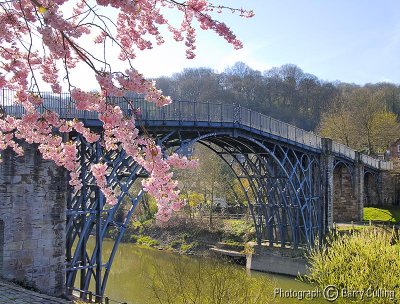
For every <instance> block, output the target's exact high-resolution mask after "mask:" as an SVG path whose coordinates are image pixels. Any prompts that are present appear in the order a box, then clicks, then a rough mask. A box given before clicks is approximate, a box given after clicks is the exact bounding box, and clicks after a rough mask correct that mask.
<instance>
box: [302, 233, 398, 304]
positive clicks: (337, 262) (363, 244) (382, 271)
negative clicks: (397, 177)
mask: <svg viewBox="0 0 400 304" xmlns="http://www.w3.org/2000/svg"><path fill="white" fill-rule="evenodd" d="M308 259H309V263H310V274H309V275H308V276H307V279H308V280H309V281H311V282H314V283H316V284H317V285H318V286H319V287H320V288H321V289H322V290H323V289H324V288H325V287H326V286H328V285H334V286H335V287H336V288H337V289H338V290H339V291H340V293H341V292H342V291H343V290H351V291H364V292H366V293H367V292H369V291H371V290H374V291H379V290H381V291H382V290H385V291H388V294H386V295H385V296H382V295H381V296H380V297H368V294H367V296H364V298H362V299H361V296H359V295H358V296H356V297H354V298H351V299H349V298H345V297H341V296H339V298H338V303H349V302H355V303H398V302H399V301H400V283H399V275H400V247H399V241H398V238H397V237H394V236H393V234H391V233H388V232H385V231H384V230H382V229H377V228H373V227H371V228H368V229H362V230H360V231H355V232H353V233H352V234H344V235H339V236H336V237H334V236H330V237H329V238H328V241H327V244H326V245H325V246H322V248H320V249H314V250H312V251H311V253H310V254H309V257H308ZM389 292H390V293H389ZM392 296H393V297H395V299H391V297H392Z"/></svg>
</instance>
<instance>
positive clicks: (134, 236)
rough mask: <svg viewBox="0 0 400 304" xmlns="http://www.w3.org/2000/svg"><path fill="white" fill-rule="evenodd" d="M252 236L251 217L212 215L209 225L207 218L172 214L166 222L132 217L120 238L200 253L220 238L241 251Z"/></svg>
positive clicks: (225, 243)
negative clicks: (140, 219)
mask: <svg viewBox="0 0 400 304" xmlns="http://www.w3.org/2000/svg"><path fill="white" fill-rule="evenodd" d="M109 236H110V237H111V238H115V236H116V231H111V232H110V235H109ZM253 240H255V229H254V227H253V223H252V221H251V220H247V221H246V220H245V219H235V220H233V219H214V220H213V224H212V226H210V225H209V223H208V219H206V218H204V219H199V218H196V219H190V218H188V217H182V216H175V217H173V218H172V219H171V220H170V221H168V222H167V223H157V222H155V221H154V220H147V221H144V222H139V221H134V222H132V223H130V224H129V226H128V227H127V230H126V232H125V235H124V237H123V239H122V241H123V242H130V243H136V244H138V245H142V246H147V247H156V248H159V249H168V250H173V251H177V252H179V253H182V254H203V253H205V252H207V251H208V249H209V248H210V247H211V246H214V245H216V244H217V243H220V242H222V243H224V246H225V247H228V248H229V247H231V248H232V250H239V251H240V250H242V249H243V247H244V244H245V243H247V242H249V241H253Z"/></svg>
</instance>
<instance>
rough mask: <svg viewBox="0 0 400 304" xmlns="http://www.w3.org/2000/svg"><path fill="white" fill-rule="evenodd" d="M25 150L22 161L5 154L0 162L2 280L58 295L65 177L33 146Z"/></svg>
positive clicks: (62, 257)
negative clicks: (2, 239) (2, 234)
mask: <svg viewBox="0 0 400 304" xmlns="http://www.w3.org/2000/svg"><path fill="white" fill-rule="evenodd" d="M23 147H24V150H25V155H24V156H23V157H17V156H16V155H15V153H14V152H12V151H10V150H9V149H8V150H6V151H4V152H3V155H2V159H3V163H2V164H0V221H3V222H4V246H3V253H2V254H1V249H0V258H1V257H2V259H3V263H2V264H3V267H2V268H0V276H1V277H3V278H5V279H7V280H13V281H16V282H20V283H22V284H24V285H27V286H31V287H34V288H36V289H37V290H39V291H41V292H43V293H46V294H50V295H56V296H58V295H61V294H63V293H64V288H65V287H64V286H65V283H64V281H65V264H64V263H65V210H66V198H67V196H66V189H67V188H66V186H67V175H66V172H65V171H64V170H63V169H60V168H58V167H56V166H55V165H54V163H52V162H50V161H45V160H43V159H42V158H41V156H40V154H39V153H38V151H37V149H36V148H35V147H34V146H33V145H23ZM0 240H1V233H0ZM0 248H2V247H1V245H0Z"/></svg>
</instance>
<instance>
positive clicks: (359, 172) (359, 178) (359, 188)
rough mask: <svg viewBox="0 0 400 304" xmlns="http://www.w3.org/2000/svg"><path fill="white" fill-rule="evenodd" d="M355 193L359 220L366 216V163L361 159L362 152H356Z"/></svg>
mask: <svg viewBox="0 0 400 304" xmlns="http://www.w3.org/2000/svg"><path fill="white" fill-rule="evenodd" d="M354 195H355V197H356V198H357V220H358V221H362V219H363V217H364V164H363V163H362V161H361V154H360V152H356V163H355V165H354Z"/></svg>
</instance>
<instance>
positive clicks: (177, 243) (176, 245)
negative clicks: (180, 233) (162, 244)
mask: <svg viewBox="0 0 400 304" xmlns="http://www.w3.org/2000/svg"><path fill="white" fill-rule="evenodd" d="M181 243H182V241H179V240H174V241H172V242H171V244H170V245H169V246H170V247H171V248H174V249H177V248H179V247H180V246H181Z"/></svg>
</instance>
